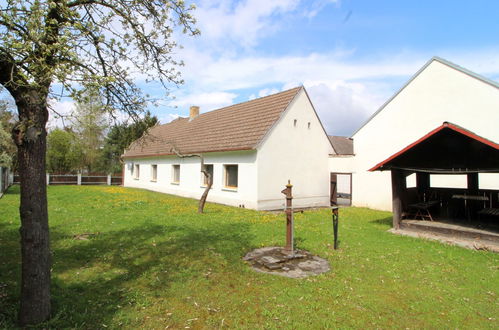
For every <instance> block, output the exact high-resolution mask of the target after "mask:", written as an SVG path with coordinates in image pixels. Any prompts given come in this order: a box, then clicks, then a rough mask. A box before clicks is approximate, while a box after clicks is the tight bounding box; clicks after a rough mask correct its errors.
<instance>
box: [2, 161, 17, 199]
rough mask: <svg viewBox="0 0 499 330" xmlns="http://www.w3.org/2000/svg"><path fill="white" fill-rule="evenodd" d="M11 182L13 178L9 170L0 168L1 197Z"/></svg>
mask: <svg viewBox="0 0 499 330" xmlns="http://www.w3.org/2000/svg"><path fill="white" fill-rule="evenodd" d="M13 181H14V177H13V175H12V174H11V173H10V170H9V168H7V167H0V196H2V194H3V192H4V191H5V190H7V188H9V186H10V185H11V184H12V182H13Z"/></svg>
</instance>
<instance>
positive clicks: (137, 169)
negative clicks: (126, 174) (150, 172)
mask: <svg viewBox="0 0 499 330" xmlns="http://www.w3.org/2000/svg"><path fill="white" fill-rule="evenodd" d="M134 173H135V176H134V179H135V180H138V179H139V177H140V165H139V164H135V171H134Z"/></svg>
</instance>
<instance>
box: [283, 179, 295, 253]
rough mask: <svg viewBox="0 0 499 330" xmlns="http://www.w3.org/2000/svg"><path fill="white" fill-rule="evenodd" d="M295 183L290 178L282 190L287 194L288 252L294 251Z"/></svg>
mask: <svg viewBox="0 0 499 330" xmlns="http://www.w3.org/2000/svg"><path fill="white" fill-rule="evenodd" d="M292 188H293V185H292V184H291V182H290V181H289V180H288V184H287V185H286V188H285V189H284V190H282V191H281V193H283V194H284V195H286V247H285V248H284V249H285V250H286V251H287V252H289V253H293V202H292V201H293V195H292Z"/></svg>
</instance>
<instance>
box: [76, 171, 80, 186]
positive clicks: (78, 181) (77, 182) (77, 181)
mask: <svg viewBox="0 0 499 330" xmlns="http://www.w3.org/2000/svg"><path fill="white" fill-rule="evenodd" d="M76 184H77V185H79V186H81V173H78V176H77V178H76Z"/></svg>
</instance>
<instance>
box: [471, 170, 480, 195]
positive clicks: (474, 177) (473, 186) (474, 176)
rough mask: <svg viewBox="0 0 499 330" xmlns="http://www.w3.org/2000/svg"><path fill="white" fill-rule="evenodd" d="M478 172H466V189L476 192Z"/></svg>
mask: <svg viewBox="0 0 499 330" xmlns="http://www.w3.org/2000/svg"><path fill="white" fill-rule="evenodd" d="M478 185H479V183H478V173H468V190H469V191H472V192H478V188H479V187H478Z"/></svg>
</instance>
